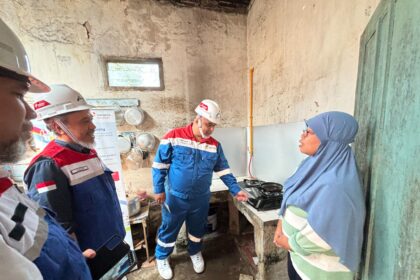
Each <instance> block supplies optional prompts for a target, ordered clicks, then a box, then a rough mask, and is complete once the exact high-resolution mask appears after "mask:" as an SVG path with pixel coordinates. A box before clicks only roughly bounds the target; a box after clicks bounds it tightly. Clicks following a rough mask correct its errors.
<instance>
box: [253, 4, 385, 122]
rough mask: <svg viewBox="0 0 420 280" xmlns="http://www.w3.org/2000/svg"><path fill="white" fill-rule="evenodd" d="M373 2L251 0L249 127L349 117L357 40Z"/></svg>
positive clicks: (355, 76)
mask: <svg viewBox="0 0 420 280" xmlns="http://www.w3.org/2000/svg"><path fill="white" fill-rule="evenodd" d="M378 3H379V0H352V1H340V0H328V1H327V0H321V1H319V0H255V1H254V2H253V4H252V7H251V9H250V12H249V14H248V22H247V26H248V29H247V33H248V38H247V40H248V42H247V46H248V64H249V66H254V67H255V73H254V116H255V124H256V125H263V124H273V123H279V122H295V121H301V120H302V119H303V118H307V117H310V116H313V115H314V114H316V113H318V112H323V111H328V110H341V111H345V112H348V113H353V107H354V100H355V89H356V79H357V65H358V57H359V40H360V35H361V34H362V32H363V30H364V28H365V26H366V24H367V22H368V20H369V18H370V16H371V14H372V13H373V11H374V10H375V7H376V6H377V4H378Z"/></svg>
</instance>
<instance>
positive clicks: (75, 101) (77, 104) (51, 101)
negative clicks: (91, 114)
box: [34, 85, 93, 120]
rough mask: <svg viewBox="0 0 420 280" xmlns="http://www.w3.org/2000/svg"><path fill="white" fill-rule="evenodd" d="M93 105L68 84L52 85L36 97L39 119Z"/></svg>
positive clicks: (35, 103)
mask: <svg viewBox="0 0 420 280" xmlns="http://www.w3.org/2000/svg"><path fill="white" fill-rule="evenodd" d="M92 107H93V106H91V105H89V104H87V103H86V100H85V99H84V98H83V96H82V95H81V94H80V93H78V92H77V91H75V90H74V89H72V88H71V87H69V86H67V85H51V91H50V92H48V93H44V94H41V95H39V96H37V97H36V99H35V102H34V109H35V112H36V113H37V115H38V120H45V119H48V118H51V117H55V116H59V115H64V114H67V113H71V112H77V111H83V110H88V109H90V108H92Z"/></svg>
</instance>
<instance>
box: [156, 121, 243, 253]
mask: <svg viewBox="0 0 420 280" xmlns="http://www.w3.org/2000/svg"><path fill="white" fill-rule="evenodd" d="M152 172H153V187H154V192H155V193H163V192H165V193H166V200H165V202H164V205H163V207H162V224H161V226H160V228H159V232H158V239H157V246H156V251H155V256H156V258H157V259H166V258H167V257H168V256H169V255H170V254H171V253H172V251H173V248H174V246H175V241H176V237H177V235H178V233H179V230H180V228H181V226H182V224H183V222H184V221H185V222H186V226H187V231H188V252H189V254H190V255H195V254H196V253H198V252H200V251H201V248H202V237H203V236H204V234H205V230H206V224H207V215H208V209H209V200H210V185H211V181H212V176H213V172H215V173H216V175H218V176H219V177H220V178H221V180H222V181H223V182H224V183H225V185H226V186H227V187H228V188H229V191H230V192H231V193H232V195H236V194H237V193H238V192H239V191H240V188H239V186H238V183H237V182H236V178H235V177H234V176H233V175H232V173H231V171H230V169H229V165H228V162H227V160H226V158H225V156H224V154H223V150H222V146H221V145H220V143H219V142H217V141H216V140H215V139H214V138H212V137H209V138H207V139H203V140H202V141H201V142H198V141H197V140H196V139H195V137H194V134H193V132H192V124H190V125H188V126H186V127H182V128H176V129H174V130H172V131H170V132H168V133H167V134H166V135H165V136H164V137H163V139H162V140H161V142H160V145H159V149H158V151H157V154H156V157H155V160H154V163H153V168H152Z"/></svg>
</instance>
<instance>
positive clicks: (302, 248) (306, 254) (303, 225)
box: [280, 206, 354, 280]
mask: <svg viewBox="0 0 420 280" xmlns="http://www.w3.org/2000/svg"><path fill="white" fill-rule="evenodd" d="M307 216H308V214H307V213H306V212H305V211H304V210H302V209H300V208H298V207H295V206H288V207H287V209H286V211H285V213H284V217H280V218H281V219H282V227H283V233H284V234H285V235H286V236H287V238H288V239H289V245H290V248H291V249H292V251H291V252H290V257H291V259H292V263H293V267H294V268H295V270H296V272H297V273H298V274H299V276H300V277H301V278H302V279H303V280H305V279H322V280H332V279H340V280H346V279H349V280H351V279H353V277H354V274H353V273H352V272H351V271H350V270H349V269H348V268H347V267H346V266H344V265H343V264H341V263H340V262H339V257H338V256H337V255H336V254H335V253H334V252H333V250H332V249H331V247H330V246H329V245H328V244H327V243H326V242H325V241H324V240H322V238H321V237H319V235H318V234H317V233H316V232H315V231H314V230H313V228H312V227H311V226H310V225H309V223H308V221H307V219H306V217H307Z"/></svg>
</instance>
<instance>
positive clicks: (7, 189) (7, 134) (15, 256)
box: [0, 19, 94, 279]
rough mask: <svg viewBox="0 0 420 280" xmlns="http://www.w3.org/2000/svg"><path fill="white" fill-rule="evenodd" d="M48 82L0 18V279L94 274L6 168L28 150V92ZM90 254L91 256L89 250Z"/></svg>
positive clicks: (44, 88) (87, 276) (43, 87)
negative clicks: (33, 68)
mask: <svg viewBox="0 0 420 280" xmlns="http://www.w3.org/2000/svg"><path fill="white" fill-rule="evenodd" d="M48 90H49V87H48V86H47V85H45V84H44V83H42V82H41V81H39V80H38V79H36V78H35V77H34V76H33V75H32V74H31V73H30V68H29V60H28V57H27V55H26V52H25V49H24V47H23V45H22V43H21V42H20V41H19V39H18V38H17V37H16V35H15V34H14V33H13V31H12V30H11V29H10V28H9V27H8V26H7V25H6V24H5V23H4V22H3V21H2V20H1V19H0V278H2V279H43V278H44V279H91V275H90V272H89V268H88V267H87V264H86V261H85V258H84V256H83V255H82V252H81V251H80V249H79V247H78V245H77V244H76V243H75V242H74V241H73V240H72V239H71V238H70V236H69V235H68V234H67V233H66V232H65V231H64V230H63V229H62V228H61V226H60V225H59V224H57V222H56V221H55V220H54V218H53V217H52V215H50V213H49V212H48V210H47V211H46V210H44V209H43V208H41V207H40V206H39V205H38V204H37V203H36V202H34V201H32V200H30V199H29V198H28V197H27V196H26V195H25V194H23V193H21V192H20V191H19V190H18V189H17V187H16V186H15V184H14V182H13V181H12V179H10V177H9V175H10V174H9V173H8V172H7V171H6V169H5V168H4V166H3V165H4V164H6V163H14V162H16V161H17V160H19V159H20V158H21V156H22V154H23V153H24V152H25V143H26V142H27V141H28V140H29V138H30V136H31V129H32V124H31V122H30V120H31V119H34V118H35V116H36V115H35V112H34V111H33V110H32V109H31V108H30V107H29V106H28V104H27V103H26V101H25V99H24V97H25V94H26V93H27V92H28V91H32V92H45V91H48ZM86 256H90V257H93V256H94V252H92V251H91V250H89V251H88V252H86Z"/></svg>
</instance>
